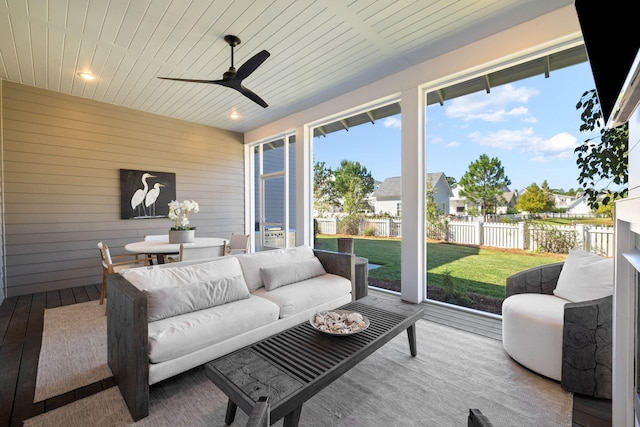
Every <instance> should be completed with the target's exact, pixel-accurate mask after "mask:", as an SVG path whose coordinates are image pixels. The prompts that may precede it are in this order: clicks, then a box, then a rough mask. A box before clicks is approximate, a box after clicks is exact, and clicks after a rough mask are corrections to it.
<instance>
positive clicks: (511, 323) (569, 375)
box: [502, 249, 613, 398]
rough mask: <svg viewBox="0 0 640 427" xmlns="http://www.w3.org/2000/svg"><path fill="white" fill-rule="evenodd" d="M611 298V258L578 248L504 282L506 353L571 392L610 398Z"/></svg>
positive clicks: (503, 327) (503, 337) (504, 339)
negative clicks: (553, 261)
mask: <svg viewBox="0 0 640 427" xmlns="http://www.w3.org/2000/svg"><path fill="white" fill-rule="evenodd" d="M612 294H613V259H611V258H602V257H599V256H597V255H594V254H591V253H588V252H585V251H583V250H580V249H575V250H573V251H571V252H570V253H569V255H568V256H567V259H566V261H565V262H560V263H554V264H548V265H543V266H540V267H534V268H530V269H528V270H524V271H521V272H519V273H517V274H514V275H513V276H510V277H508V278H507V282H506V296H507V298H505V300H504V302H503V304H502V344H503V346H504V349H505V350H506V352H507V353H508V354H509V355H510V356H511V357H512V358H513V359H514V360H515V361H517V362H518V363H520V364H522V365H524V366H526V367H527V368H529V369H531V370H533V371H535V372H537V373H539V374H542V375H544V376H546V377H549V378H552V379H554V380H556V381H560V382H561V384H562V386H563V387H564V388H565V389H567V390H569V391H573V392H577V393H581V394H585V395H590V396H594V397H601V398H611V368H612V365H611V364H612V358H611V356H612V334H611V328H612V302H613V297H612Z"/></svg>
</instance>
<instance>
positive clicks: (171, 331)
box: [149, 296, 280, 363]
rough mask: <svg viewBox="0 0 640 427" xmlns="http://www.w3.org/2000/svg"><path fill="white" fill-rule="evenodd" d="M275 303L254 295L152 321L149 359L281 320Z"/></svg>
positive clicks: (174, 354)
mask: <svg viewBox="0 0 640 427" xmlns="http://www.w3.org/2000/svg"><path fill="white" fill-rule="evenodd" d="M279 312H280V310H279V308H278V306H277V305H276V304H274V303H272V302H270V301H268V300H266V299H264V298H259V297H255V296H251V297H250V298H247V299H243V300H240V301H234V302H230V303H228V304H223V305H218V306H216V307H211V308H207V309H204V310H198V311H194V312H191V313H186V314H181V315H178V316H173V317H168V318H166V319H162V320H158V321H156V322H151V323H149V360H150V361H151V363H159V362H164V361H167V360H171V359H175V358H177V357H180V356H183V355H187V354H190V353H193V352H195V351H198V350H200V349H203V348H206V347H208V346H211V345H213V344H217V343H219V342H222V341H225V340H227V339H229V338H231V337H235V336H238V335H240V334H242V333H244V332H247V331H251V330H253V329H255V328H259V327H261V326H264V325H266V324H269V323H271V322H275V321H276V320H278V315H279Z"/></svg>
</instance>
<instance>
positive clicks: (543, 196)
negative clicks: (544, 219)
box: [516, 182, 555, 215]
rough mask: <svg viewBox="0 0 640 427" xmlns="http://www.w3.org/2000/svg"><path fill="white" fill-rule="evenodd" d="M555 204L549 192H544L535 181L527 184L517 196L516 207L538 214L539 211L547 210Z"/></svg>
mask: <svg viewBox="0 0 640 427" xmlns="http://www.w3.org/2000/svg"><path fill="white" fill-rule="evenodd" d="M554 205H555V203H554V200H553V197H552V196H551V193H548V192H545V191H544V190H543V189H542V188H540V187H538V184H536V183H535V182H534V183H532V184H531V185H529V186H528V187H527V188H526V190H525V191H524V192H523V193H522V194H521V195H520V196H519V197H518V201H517V202H516V208H517V209H518V210H520V211H526V212H529V213H531V214H534V215H535V214H539V213H541V212H549V211H550V210H551V208H553V206H554Z"/></svg>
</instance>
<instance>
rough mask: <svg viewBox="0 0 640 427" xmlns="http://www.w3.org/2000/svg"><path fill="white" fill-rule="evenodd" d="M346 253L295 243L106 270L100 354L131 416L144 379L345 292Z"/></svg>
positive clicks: (280, 326)
mask: <svg viewBox="0 0 640 427" xmlns="http://www.w3.org/2000/svg"><path fill="white" fill-rule="evenodd" d="M353 263H354V258H353V256H351V255H350V254H343V253H337V252H328V251H318V250H314V249H312V248H310V247H308V246H301V247H297V248H292V249H282V250H274V251H266V252H259V253H255V254H241V255H234V256H225V257H220V258H215V259H212V260H199V261H190V262H182V263H172V264H165V265H160V266H153V267H142V268H135V269H129V270H126V271H124V272H122V273H120V274H114V275H110V276H109V277H108V285H107V330H108V332H107V337H108V362H109V366H110V367H111V370H112V371H113V374H114V378H115V380H116V382H117V384H118V386H119V387H120V390H121V393H122V396H123V398H124V400H125V402H126V403H127V405H128V407H129V410H130V412H131V415H132V417H133V419H134V420H139V419H141V418H143V417H145V416H147V415H148V398H149V385H151V384H154V383H157V382H159V381H162V380H164V379H166V378H169V377H171V376H174V375H176V374H179V373H181V372H185V371H187V370H189V369H191V368H194V367H196V366H200V365H202V364H204V363H206V362H209V361H211V360H213V359H216V358H218V357H220V356H222V355H225V354H227V353H230V352H232V351H235V350H237V349H240V348H242V347H244V346H246V345H248V344H251V343H253V342H256V341H258V340H261V339H264V338H266V337H268V336H270V335H273V334H274V333H277V332H280V331H282V330H284V329H287V328H289V327H291V326H294V325H296V324H298V323H300V322H303V321H305V320H307V319H309V318H310V317H311V316H312V315H313V313H315V312H317V311H320V310H329V309H333V308H336V307H339V306H341V305H343V304H346V303H348V302H350V301H351V300H352V294H351V290H352V281H351V272H352V271H354V269H353Z"/></svg>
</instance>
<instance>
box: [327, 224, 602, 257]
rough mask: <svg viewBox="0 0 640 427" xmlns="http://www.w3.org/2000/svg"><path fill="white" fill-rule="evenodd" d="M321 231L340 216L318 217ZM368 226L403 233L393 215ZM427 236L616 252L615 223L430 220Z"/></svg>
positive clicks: (333, 230)
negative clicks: (543, 224)
mask: <svg viewBox="0 0 640 427" xmlns="http://www.w3.org/2000/svg"><path fill="white" fill-rule="evenodd" d="M316 221H317V223H318V232H319V233H320V234H337V233H338V219H336V218H316ZM368 227H373V228H375V235H376V236H384V237H402V221H401V220H399V219H393V218H384V219H363V220H361V221H360V234H363V232H364V230H365V229H367V228H368ZM427 236H428V237H430V238H432V239H436V240H444V241H447V242H451V243H461V244H466V245H483V246H491V247H496V248H504V249H524V250H531V251H537V250H539V251H547V252H558V253H568V252H569V249H571V248H573V247H579V248H582V249H584V250H585V251H588V252H592V253H595V254H598V255H601V256H613V243H614V239H613V227H595V226H589V225H584V224H578V225H567V226H550V225H549V226H541V225H532V224H527V223H525V222H518V223H515V224H505V223H499V222H482V221H473V222H471V221H449V222H448V223H447V224H446V228H445V227H444V226H442V225H441V226H434V225H433V224H427Z"/></svg>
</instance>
